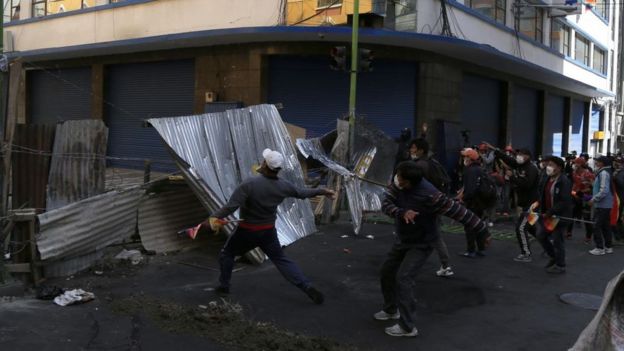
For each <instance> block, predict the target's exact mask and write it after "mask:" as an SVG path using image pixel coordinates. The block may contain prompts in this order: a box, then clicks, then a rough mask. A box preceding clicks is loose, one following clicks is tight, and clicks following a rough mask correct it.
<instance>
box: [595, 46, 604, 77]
mask: <svg viewBox="0 0 624 351" xmlns="http://www.w3.org/2000/svg"><path fill="white" fill-rule="evenodd" d="M593 61H594V62H593V64H592V68H593V69H594V70H596V71H598V72H600V73H602V74H607V52H606V51H605V50H602V49H601V48H599V47H597V46H596V45H594V60H593Z"/></svg>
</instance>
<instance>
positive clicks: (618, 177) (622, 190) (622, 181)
mask: <svg viewBox="0 0 624 351" xmlns="http://www.w3.org/2000/svg"><path fill="white" fill-rule="evenodd" d="M612 179H613V183H615V191H616V192H617V195H618V197H619V198H620V203H621V202H622V201H624V197H623V196H624V170H622V169H618V170H616V171H615V172H613V178H612Z"/></svg>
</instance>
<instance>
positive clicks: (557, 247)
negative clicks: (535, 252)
mask: <svg viewBox="0 0 624 351" xmlns="http://www.w3.org/2000/svg"><path fill="white" fill-rule="evenodd" d="M565 231H566V223H561V222H560V223H559V224H557V226H556V227H555V230H554V231H553V232H551V233H549V232H547V231H546V229H545V228H544V225H543V224H542V223H541V222H538V223H537V240H538V241H539V242H540V244H542V247H543V248H544V251H546V254H548V257H550V258H551V259H553V260H555V264H556V265H557V266H559V267H565V265H566V263H565V241H564V240H565V239H564V238H563V234H564V232H565ZM551 240H552V241H551Z"/></svg>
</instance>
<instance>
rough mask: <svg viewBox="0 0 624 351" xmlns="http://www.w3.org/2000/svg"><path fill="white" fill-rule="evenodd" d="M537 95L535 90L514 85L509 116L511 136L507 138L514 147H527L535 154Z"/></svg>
mask: <svg viewBox="0 0 624 351" xmlns="http://www.w3.org/2000/svg"><path fill="white" fill-rule="evenodd" d="M538 110H539V95H538V92H537V90H534V89H529V88H525V87H522V86H515V87H514V91H513V110H512V116H511V138H510V140H508V142H510V143H511V144H512V145H513V146H514V147H515V148H528V149H529V150H531V152H532V153H533V156H534V157H535V156H537V155H536V154H535V148H536V146H537V130H538V128H537V120H538V113H539V112H538Z"/></svg>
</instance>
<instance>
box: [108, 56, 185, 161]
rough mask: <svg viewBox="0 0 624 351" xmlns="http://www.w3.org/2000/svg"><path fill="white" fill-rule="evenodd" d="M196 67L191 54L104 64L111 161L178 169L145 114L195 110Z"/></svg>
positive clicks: (180, 112)
mask: <svg viewBox="0 0 624 351" xmlns="http://www.w3.org/2000/svg"><path fill="white" fill-rule="evenodd" d="M194 74H195V69H194V63H193V61H192V60H181V61H166V62H151V63H136V64H125V65H115V66H111V67H108V68H107V71H106V89H105V98H106V100H107V101H108V102H109V103H108V104H107V105H106V113H105V116H106V124H107V126H108V127H109V128H110V130H109V143H108V154H109V156H112V157H118V158H137V159H139V160H136V161H130V160H112V161H110V163H109V165H110V166H113V167H120V168H135V169H141V168H143V161H142V160H144V159H145V160H151V161H152V162H153V165H152V169H153V170H156V171H173V170H175V169H176V167H175V166H174V164H173V163H172V159H171V157H170V155H169V153H168V152H167V151H166V149H165V146H164V143H163V141H162V140H161V138H160V136H159V135H158V133H157V132H156V130H155V129H154V128H152V127H149V126H147V125H146V123H145V120H147V119H150V118H158V117H173V116H184V115H191V114H193V99H194V84H195V79H194Z"/></svg>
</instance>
